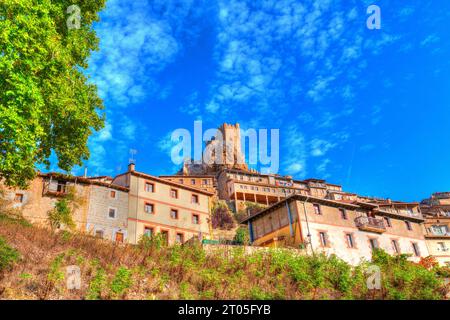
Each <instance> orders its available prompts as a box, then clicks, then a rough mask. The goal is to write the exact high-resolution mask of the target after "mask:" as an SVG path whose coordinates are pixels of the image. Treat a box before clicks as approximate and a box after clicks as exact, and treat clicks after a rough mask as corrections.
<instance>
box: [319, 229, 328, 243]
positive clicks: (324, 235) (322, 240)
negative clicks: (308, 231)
mask: <svg viewBox="0 0 450 320" xmlns="http://www.w3.org/2000/svg"><path fill="white" fill-rule="evenodd" d="M319 238H320V245H321V246H322V247H326V246H328V236H327V233H326V232H319Z"/></svg>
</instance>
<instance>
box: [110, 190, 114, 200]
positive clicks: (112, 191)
mask: <svg viewBox="0 0 450 320" xmlns="http://www.w3.org/2000/svg"><path fill="white" fill-rule="evenodd" d="M109 196H110V197H111V198H112V199H115V198H116V191H115V190H111V191H110V192H109Z"/></svg>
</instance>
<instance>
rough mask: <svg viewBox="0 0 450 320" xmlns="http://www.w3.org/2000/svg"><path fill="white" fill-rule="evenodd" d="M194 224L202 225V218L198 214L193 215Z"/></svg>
mask: <svg viewBox="0 0 450 320" xmlns="http://www.w3.org/2000/svg"><path fill="white" fill-rule="evenodd" d="M192 223H193V224H200V216H199V215H198V214H193V215H192Z"/></svg>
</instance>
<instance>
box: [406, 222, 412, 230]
mask: <svg viewBox="0 0 450 320" xmlns="http://www.w3.org/2000/svg"><path fill="white" fill-rule="evenodd" d="M405 225H406V229H408V230H410V231H411V230H412V226H411V222H409V221H405Z"/></svg>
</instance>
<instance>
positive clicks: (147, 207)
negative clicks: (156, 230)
mask: <svg viewBox="0 0 450 320" xmlns="http://www.w3.org/2000/svg"><path fill="white" fill-rule="evenodd" d="M144 211H145V213H153V212H154V205H153V204H152V203H148V202H147V203H145V205H144Z"/></svg>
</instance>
